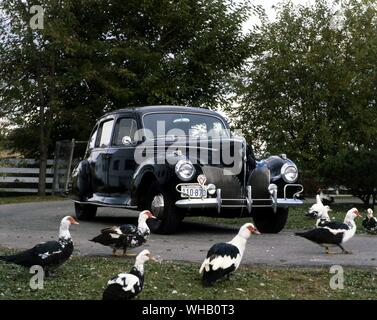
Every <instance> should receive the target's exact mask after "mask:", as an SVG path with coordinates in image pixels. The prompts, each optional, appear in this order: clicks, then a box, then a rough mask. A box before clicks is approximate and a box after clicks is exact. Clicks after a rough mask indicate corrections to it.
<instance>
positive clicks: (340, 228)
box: [295, 208, 361, 254]
mask: <svg viewBox="0 0 377 320" xmlns="http://www.w3.org/2000/svg"><path fill="white" fill-rule="evenodd" d="M356 217H361V214H360V212H359V211H358V210H357V209H356V208H352V209H350V210H348V211H347V214H346V217H345V218H344V221H343V222H339V221H330V222H327V223H323V225H322V226H321V227H319V228H315V229H312V230H309V231H306V232H296V233H295V235H296V236H299V237H303V238H305V239H308V240H310V241H312V242H314V243H317V244H318V245H320V246H322V247H324V248H325V249H326V254H331V253H330V247H333V246H338V247H339V248H340V249H342V253H345V254H349V253H351V252H350V251H347V250H346V249H344V247H343V244H344V243H346V242H347V241H349V240H350V239H352V237H353V236H354V235H355V233H356V223H355V221H354V219H355V218H356Z"/></svg>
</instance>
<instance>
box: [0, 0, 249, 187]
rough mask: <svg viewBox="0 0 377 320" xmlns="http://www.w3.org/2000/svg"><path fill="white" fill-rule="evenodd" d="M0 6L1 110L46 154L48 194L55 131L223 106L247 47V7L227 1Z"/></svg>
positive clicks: (29, 150) (24, 147)
mask: <svg viewBox="0 0 377 320" xmlns="http://www.w3.org/2000/svg"><path fill="white" fill-rule="evenodd" d="M36 4H37V5H41V6H42V7H43V8H44V28H43V29H41V30H33V29H31V28H30V24H29V21H30V18H31V16H32V15H31V14H30V8H31V6H32V5H36ZM0 12H1V14H0V28H1V29H2V30H1V31H2V32H1V40H2V41H1V45H0V79H2V81H3V82H4V84H5V86H3V87H2V88H0V90H1V91H0V103H1V108H0V109H1V111H0V113H2V114H3V115H5V116H6V117H8V118H9V119H10V120H11V122H12V124H13V125H16V129H14V130H12V132H11V133H10V135H9V139H10V141H12V142H13V147H14V148H16V149H18V150H20V151H23V152H24V153H25V154H33V155H36V156H38V157H39V159H40V182H41V183H40V185H39V188H38V189H39V193H41V194H43V193H44V183H43V181H44V174H45V172H46V159H47V156H48V154H50V153H51V151H52V150H53V142H54V139H58V138H63V137H64V139H69V138H73V137H74V138H76V139H81V140H84V139H85V140H86V139H87V137H88V135H89V130H90V129H91V127H92V126H93V124H94V122H95V119H96V118H97V117H98V116H100V115H102V114H103V113H104V112H106V111H110V110H113V109H117V108H125V107H129V106H136V105H146V104H184V105H196V106H207V107H211V106H214V105H217V104H218V103H219V101H224V96H225V95H227V94H228V92H229V90H230V85H229V83H230V82H231V81H230V80H231V78H232V76H233V74H235V73H237V71H238V70H239V69H240V67H241V65H242V64H243V62H244V60H245V59H246V58H247V56H248V55H249V49H250V48H249V44H250V37H249V36H247V35H243V34H242V23H243V22H244V21H246V19H247V18H248V16H249V14H250V12H251V11H250V6H249V5H247V4H245V3H241V4H233V2H232V1H227V0H207V1H194V0H180V1H170V0H141V1H139V0H129V1H123V0H80V1H77V0H65V1H56V0H43V1H42V0H41V1H35V0H27V1H21V0H4V1H2V3H1V4H0ZM37 146H39V148H37Z"/></svg>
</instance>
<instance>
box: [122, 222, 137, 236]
mask: <svg viewBox="0 0 377 320" xmlns="http://www.w3.org/2000/svg"><path fill="white" fill-rule="evenodd" d="M119 229H120V231H121V232H122V233H123V234H130V233H136V232H137V227H136V226H135V225H134V224H123V225H121V226H120V227H119Z"/></svg>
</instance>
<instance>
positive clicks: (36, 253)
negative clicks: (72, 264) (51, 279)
mask: <svg viewBox="0 0 377 320" xmlns="http://www.w3.org/2000/svg"><path fill="white" fill-rule="evenodd" d="M78 224H79V223H78V222H77V221H76V220H75V219H74V218H73V217H71V216H66V217H64V218H63V219H62V220H61V222H60V227H59V238H58V240H57V241H47V242H42V243H40V244H37V245H36V246H34V247H33V248H31V249H28V250H25V251H22V252H19V253H16V254H13V255H7V256H0V260H1V261H5V262H7V263H13V264H17V265H19V266H22V267H26V268H30V267H32V266H35V265H38V266H41V267H42V268H43V270H44V272H45V275H46V276H49V275H50V274H51V273H52V272H53V271H54V270H55V269H56V268H58V267H59V266H61V265H62V264H63V263H64V262H66V261H67V260H68V259H69V258H70V257H71V255H72V252H73V249H74V246H73V242H72V237H71V234H70V232H69V228H70V226H71V225H78Z"/></svg>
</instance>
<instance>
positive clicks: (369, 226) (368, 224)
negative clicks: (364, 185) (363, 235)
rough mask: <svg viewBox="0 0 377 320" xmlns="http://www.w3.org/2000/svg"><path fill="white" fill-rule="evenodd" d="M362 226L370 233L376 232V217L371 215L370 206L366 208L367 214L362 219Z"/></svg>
mask: <svg viewBox="0 0 377 320" xmlns="http://www.w3.org/2000/svg"><path fill="white" fill-rule="evenodd" d="M362 226H363V227H364V229H365V230H366V231H368V232H370V233H376V232H377V218H376V217H374V216H373V210H372V209H371V208H369V209H368V210H367V216H366V218H365V219H364V220H363V222H362Z"/></svg>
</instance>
